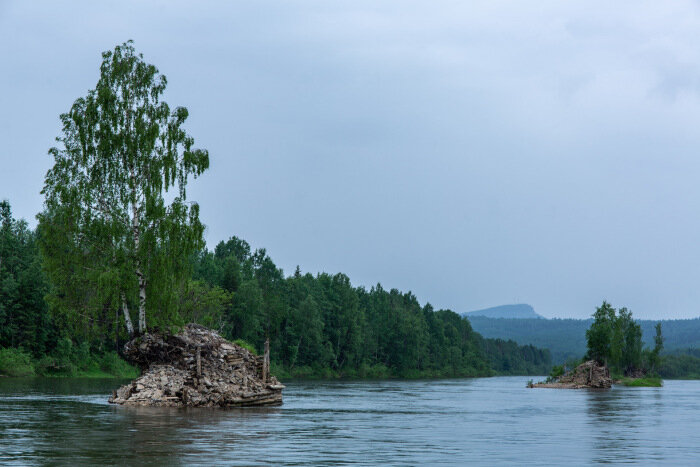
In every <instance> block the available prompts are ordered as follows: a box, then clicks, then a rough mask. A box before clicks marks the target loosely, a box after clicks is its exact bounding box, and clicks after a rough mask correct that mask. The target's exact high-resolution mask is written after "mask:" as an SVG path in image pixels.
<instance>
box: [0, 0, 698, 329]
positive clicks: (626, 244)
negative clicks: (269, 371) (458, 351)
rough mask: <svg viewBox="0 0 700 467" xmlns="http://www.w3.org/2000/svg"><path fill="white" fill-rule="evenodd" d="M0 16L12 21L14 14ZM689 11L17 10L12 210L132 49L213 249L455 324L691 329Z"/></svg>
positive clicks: (423, 6)
mask: <svg viewBox="0 0 700 467" xmlns="http://www.w3.org/2000/svg"><path fill="white" fill-rule="evenodd" d="M3 7H4V9H3ZM699 23H700V15H699V14H698V7H697V5H696V4H695V3H694V2H672V3H669V2H665V3H659V2H651V1H646V2H616V3H615V4H612V5H611V4H609V3H603V2H593V3H591V2H588V3H585V4H576V3H562V2H555V1H545V2H539V3H538V4H537V5H536V6H534V5H532V4H525V3H522V2H512V1H477V2H469V3H464V2H458V1H447V2H440V3H438V4H436V3H430V2H417V1H401V2H399V1H388V2H381V3H377V2H367V1H359V2H358V1H352V2H351V1H340V2H326V1H312V2H304V3H303V4H295V3H289V2H284V3H280V2H267V1H261V2H254V3H249V2H198V3H197V4H191V3H189V2H164V3H146V4H144V3H143V2H135V1H133V2H119V3H108V2H82V3H71V4H70V6H66V5H63V4H61V5H58V4H54V3H30V2H6V3H4V4H3V3H0V54H1V55H2V56H3V59H4V63H3V71H4V73H3V74H2V75H0V86H2V89H6V90H11V91H10V92H5V93H2V94H0V105H1V106H2V108H3V109H11V111H9V112H4V114H2V115H0V138H2V141H4V142H5V143H4V144H5V146H4V149H3V155H2V170H0V197H3V198H4V197H7V198H9V199H10V200H11V202H12V204H13V208H14V211H15V213H16V214H19V215H21V216H24V217H26V218H29V219H31V218H33V216H34V214H35V213H36V212H37V211H38V210H39V209H41V197H40V195H39V194H38V192H39V190H40V189H41V184H42V177H43V175H44V173H45V171H46V170H47V169H48V167H49V166H50V163H51V161H50V159H49V158H48V156H46V150H47V149H48V147H49V146H51V145H52V144H53V137H55V136H56V135H57V134H58V131H59V130H60V127H59V122H58V115H59V114H60V113H61V112H63V111H66V110H67V109H68V108H69V106H70V104H71V102H72V101H73V100H74V99H75V98H77V97H79V96H81V95H83V94H84V93H85V92H86V90H87V89H88V88H89V87H91V86H94V83H95V81H96V79H97V72H98V66H99V61H100V55H99V53H100V52H101V51H102V50H106V49H109V48H111V47H113V46H114V45H115V44H117V43H120V42H123V41H124V40H126V39H129V38H133V39H134V40H135V41H136V46H137V48H138V49H139V50H141V51H142V52H143V53H144V56H145V57H146V59H147V60H149V61H151V62H153V63H155V64H156V65H157V66H158V67H159V69H160V70H161V71H162V72H163V73H164V74H166V75H167V76H168V78H169V87H168V91H167V93H168V94H167V100H168V101H169V102H170V103H171V104H173V105H185V106H187V107H188V108H189V109H190V115H191V118H190V120H189V123H188V125H189V129H190V131H191V133H192V134H193V135H194V136H195V139H196V142H197V144H198V145H200V146H202V147H206V148H207V149H209V150H210V154H211V157H212V168H211V170H210V171H209V172H208V173H207V174H206V175H205V176H204V177H203V178H202V179H201V180H198V181H196V182H194V183H192V185H191V187H190V189H189V190H188V191H189V193H190V195H191V196H192V197H193V198H194V199H197V200H198V201H200V202H201V205H202V216H203V220H204V221H205V222H206V223H207V224H208V233H207V238H208V241H209V243H210V245H211V244H213V243H215V242H217V241H219V240H221V239H225V238H227V237H228V236H229V235H233V234H235V235H239V236H242V237H244V238H247V239H249V240H251V241H252V242H253V243H254V244H255V245H257V246H266V247H268V250H269V251H270V253H271V254H272V256H273V258H275V259H276V260H277V261H278V262H279V264H280V266H282V267H284V268H285V270H288V271H291V270H292V269H293V268H294V267H295V266H296V265H297V264H300V265H301V266H302V269H303V270H310V271H317V270H327V271H343V272H346V273H348V274H349V276H350V277H351V278H352V279H353V280H354V281H355V282H357V283H361V284H366V285H371V284H373V283H375V282H377V281H381V282H382V283H383V284H385V285H386V286H389V287H392V286H393V287H399V288H402V289H411V290H413V291H414V292H415V293H416V294H417V295H418V296H419V298H420V299H421V300H424V301H425V300H429V301H431V302H432V303H433V304H434V305H436V306H438V307H440V306H442V307H450V308H453V309H456V310H458V311H466V310H469V309H476V308H481V307H484V306H489V305H495V304H500V303H506V302H514V301H518V302H520V301H525V302H529V303H531V304H532V305H534V306H535V308H536V310H537V311H538V312H541V313H543V314H545V315H548V316H555V315H556V316H587V315H588V314H590V312H591V311H592V310H593V307H594V306H595V305H596V304H598V303H599V302H600V301H601V300H602V299H603V298H606V299H608V300H610V301H612V302H613V303H614V304H619V305H627V306H629V307H630V308H632V309H633V310H634V311H635V315H637V316H640V317H663V316H696V315H697V314H698V312H697V309H698V307H697V304H698V303H700V296H699V294H698V292H697V291H696V290H695V289H696V287H695V286H694V284H696V283H697V282H698V280H700V270H699V269H698V267H697V266H696V265H697V264H700V249H699V248H698V247H697V246H696V243H697V242H696V241H695V238H694V237H695V233H696V232H697V231H698V230H699V229H700V216H698V214H699V213H700V212H699V210H698V209H699V207H700V206H698V203H699V202H698V201H697V200H700V196H699V195H700V188H699V187H700V185H698V184H697V180H698V179H699V177H698V176H699V175H700V159H698V157H697V153H698V149H699V148H700V140H699V136H698V135H699V133H698V132H697V128H696V127H697V122H698V121H699V120H698V117H699V116H700V100H699V99H698V92H697V89H698V73H699V70H698V65H697V64H698V63H700V55H699V54H700V49H698V48H697V47H696V44H697V43H698V42H699V41H698V39H700V37H699V36H700V28H699V27H698V26H699V25H700V24H699Z"/></svg>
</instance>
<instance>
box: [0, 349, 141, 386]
mask: <svg viewBox="0 0 700 467" xmlns="http://www.w3.org/2000/svg"><path fill="white" fill-rule="evenodd" d="M0 375H2V376H13V377H27V376H50V377H67V378H72V377H80V378H135V377H137V376H138V375H139V371H138V369H137V368H135V367H133V366H131V365H129V364H128V363H127V362H126V361H124V360H123V359H122V358H121V357H120V356H119V355H118V354H117V353H116V352H105V353H103V354H101V355H95V354H94V353H91V352H89V350H88V349H86V348H80V347H74V346H66V345H64V346H63V347H62V348H59V349H57V351H56V352H54V353H53V354H51V355H45V356H43V357H41V358H40V359H35V358H33V357H32V356H31V355H30V354H28V353H26V352H24V351H22V350H21V349H15V348H6V349H0Z"/></svg>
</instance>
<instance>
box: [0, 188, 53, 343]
mask: <svg viewBox="0 0 700 467" xmlns="http://www.w3.org/2000/svg"><path fill="white" fill-rule="evenodd" d="M47 290H48V284H47V282H46V278H45V276H44V274H43V272H42V270H41V258H40V256H39V255H38V252H37V247H36V234H35V233H34V232H33V231H31V230H30V229H29V228H28V227H27V223H26V222H25V221H23V220H15V219H14V218H13V217H12V210H11V208H10V203H9V202H7V201H0V347H22V348H23V349H24V350H25V351H27V352H29V353H31V354H33V355H37V356H38V355H42V354H44V353H45V352H46V351H48V350H51V348H52V345H53V344H52V343H53V342H54V341H55V338H56V337H55V336H54V335H52V326H51V318H50V316H49V312H48V307H47V306H46V303H45V302H44V294H45V293H46V291H47Z"/></svg>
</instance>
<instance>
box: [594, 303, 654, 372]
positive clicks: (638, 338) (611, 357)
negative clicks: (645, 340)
mask: <svg viewBox="0 0 700 467" xmlns="http://www.w3.org/2000/svg"><path fill="white" fill-rule="evenodd" d="M655 330H656V336H655V338H654V342H655V345H654V348H653V349H651V350H650V349H646V350H645V349H643V348H642V328H641V327H640V326H639V324H638V323H636V322H635V321H634V320H633V319H632V312H631V311H629V310H628V309H627V308H621V309H620V310H619V311H617V310H615V309H614V308H613V307H612V306H611V305H610V304H609V303H607V302H603V304H602V305H601V306H600V307H598V308H597V309H596V311H595V313H594V314H593V323H591V327H590V328H588V330H587V331H586V341H587V343H588V352H587V354H586V358H590V359H594V360H597V361H598V362H599V363H601V364H604V365H606V366H609V367H610V368H611V369H612V370H613V371H617V372H619V373H622V374H624V375H625V376H627V375H632V374H635V373H637V372H638V371H640V370H641V371H643V372H645V373H646V372H649V373H650V374H653V373H654V371H655V368H656V366H657V365H658V363H659V355H660V353H661V350H663V337H662V335H661V324H657V325H656V327H655Z"/></svg>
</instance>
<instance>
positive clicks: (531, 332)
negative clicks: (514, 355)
mask: <svg viewBox="0 0 700 467" xmlns="http://www.w3.org/2000/svg"><path fill="white" fill-rule="evenodd" d="M468 319H469V322H470V323H471V325H472V327H473V328H474V330H475V331H477V332H478V333H479V334H481V335H482V336H484V337H487V338H488V337H490V338H493V337H499V338H502V339H507V340H513V341H515V342H517V343H518V344H520V345H525V344H531V345H534V346H536V347H540V348H546V349H549V350H550V352H551V353H552V361H553V362H554V363H555V364H556V365H563V364H567V365H568V367H572V366H574V365H575V364H576V363H577V362H580V361H581V358H582V357H583V356H584V355H585V354H586V352H587V351H588V345H587V342H586V331H587V330H588V328H589V327H590V326H591V324H592V323H593V319H592V318H590V319H560V318H537V319H530V318H512V317H503V318H490V317H485V316H475V315H472V314H469V315H468ZM635 322H636V323H637V324H638V325H639V326H640V327H641V330H642V344H643V345H644V346H647V347H649V348H653V347H654V345H655V343H654V336H655V335H656V329H655V327H656V325H657V324H659V323H660V324H661V326H662V327H663V335H664V349H663V351H662V352H661V354H660V355H659V359H660V361H659V363H658V365H657V368H656V372H657V373H658V374H659V376H661V377H662V378H664V379H699V378H700V318H695V319H665V320H635Z"/></svg>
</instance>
